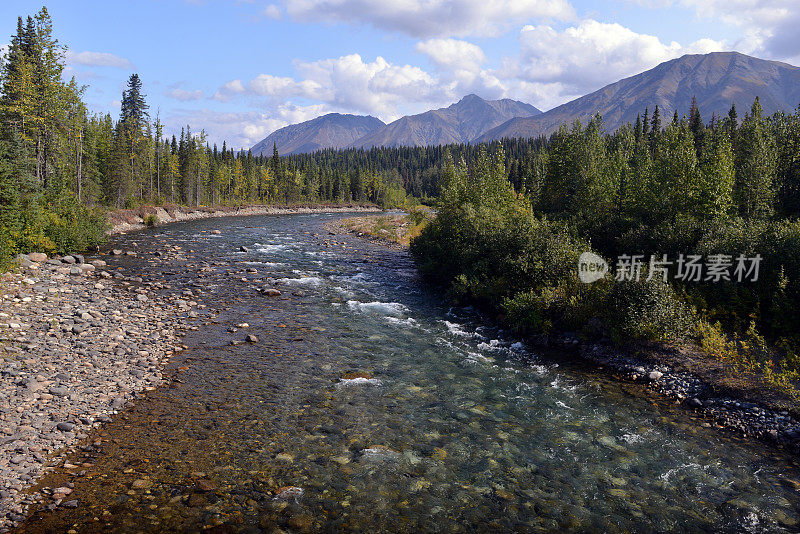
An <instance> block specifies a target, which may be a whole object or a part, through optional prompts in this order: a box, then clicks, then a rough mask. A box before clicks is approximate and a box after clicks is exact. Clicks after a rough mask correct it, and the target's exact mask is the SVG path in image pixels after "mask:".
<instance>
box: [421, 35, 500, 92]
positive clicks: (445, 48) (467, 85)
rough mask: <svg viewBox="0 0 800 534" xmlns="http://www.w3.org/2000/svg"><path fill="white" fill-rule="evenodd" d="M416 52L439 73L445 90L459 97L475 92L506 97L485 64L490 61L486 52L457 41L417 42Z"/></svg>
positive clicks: (441, 84) (440, 83)
mask: <svg viewBox="0 0 800 534" xmlns="http://www.w3.org/2000/svg"><path fill="white" fill-rule="evenodd" d="M416 51H417V52H419V53H421V54H425V55H427V56H428V58H429V59H430V60H431V62H432V63H433V64H434V65H436V67H437V69H438V70H439V80H438V81H439V85H440V86H441V88H442V90H443V91H444V92H445V93H446V94H448V95H450V96H452V97H454V98H458V97H461V96H463V95H465V94H469V93H476V94H479V95H481V96H482V97H484V98H489V99H494V98H500V97H502V96H504V94H505V87H504V85H503V83H502V82H501V81H500V80H499V79H498V78H497V77H496V76H495V75H494V74H492V73H491V72H489V71H487V70H484V69H483V68H482V65H483V64H484V63H486V61H487V58H486V54H484V52H483V50H482V49H481V48H480V47H479V46H477V45H475V44H473V43H470V42H467V41H462V40H458V39H429V40H427V41H422V42H420V43H417V46H416Z"/></svg>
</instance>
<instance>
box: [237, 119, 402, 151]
mask: <svg viewBox="0 0 800 534" xmlns="http://www.w3.org/2000/svg"><path fill="white" fill-rule="evenodd" d="M382 126H386V125H385V124H384V123H383V121H382V120H380V119H376V118H375V117H372V116H370V115H366V116H364V115H343V114H341V113H328V114H327V115H322V116H321V117H317V118H316V119H311V120H310V121H305V122H301V123H299V124H291V125H289V126H285V127H283V128H281V129H279V130H275V131H274V132H272V133H271V134H269V135H268V136H267V137H265V138H264V139H262V140H261V141H259V142H258V143H256V144H255V145H253V148H251V150H252V152H253V154H255V155H259V154H265V155H272V148H273V146H276V147H277V148H278V153H279V154H281V155H287V154H302V153H304V152H315V151H317V150H322V149H324V148H347V147H349V146H350V145H351V144H352V143H353V142H354V141H356V140H358V139H360V138H362V137H363V136H365V135H367V134H369V133H370V132H373V131H375V130H376V129H378V128H380V127H382Z"/></svg>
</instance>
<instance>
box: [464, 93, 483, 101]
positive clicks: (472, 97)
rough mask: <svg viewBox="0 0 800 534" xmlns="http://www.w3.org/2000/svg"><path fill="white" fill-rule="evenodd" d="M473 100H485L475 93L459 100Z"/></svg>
mask: <svg viewBox="0 0 800 534" xmlns="http://www.w3.org/2000/svg"><path fill="white" fill-rule="evenodd" d="M472 100H483V99H482V98H481V97H479V96H478V95H476V94H474V93H470V94H468V95H467V96H465V97H464V98H462V99H461V100H459V102H470V101H472Z"/></svg>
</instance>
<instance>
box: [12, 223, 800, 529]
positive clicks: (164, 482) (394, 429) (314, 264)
mask: <svg viewBox="0 0 800 534" xmlns="http://www.w3.org/2000/svg"><path fill="white" fill-rule="evenodd" d="M341 216H342V215H324V214H315V215H292V216H270V217H247V218H227V219H216V220H204V221H194V222H189V223H181V224H175V225H170V226H167V227H164V228H157V229H153V230H148V231H144V232H140V233H136V234H129V235H126V236H121V237H118V238H116V239H115V242H114V243H112V246H113V247H115V248H122V249H126V250H137V251H138V256H137V257H122V258H117V259H114V258H112V259H110V260H109V262H110V263H111V267H117V266H121V267H124V269H125V270H124V271H123V272H124V273H125V274H127V275H128V276H141V277H142V278H143V279H144V280H145V281H148V280H149V281H162V282H163V283H166V284H168V285H170V286H171V288H172V290H173V291H174V290H179V291H184V290H190V291H192V296H191V297H186V298H191V299H194V300H196V301H197V302H198V303H200V304H203V305H205V306H206V307H205V308H203V309H200V310H199V317H198V318H196V319H189V321H190V322H192V324H196V325H197V326H198V329H197V330H195V331H191V332H189V333H188V335H187V337H186V338H185V343H186V345H187V346H188V347H189V349H188V350H186V351H184V352H181V353H179V354H177V355H176V356H175V357H174V358H173V360H172V362H171V363H170V366H169V369H170V371H171V372H173V373H175V374H174V376H175V378H177V380H174V381H171V382H169V383H168V384H166V385H164V386H162V387H160V388H158V389H157V390H155V391H152V392H150V393H148V394H147V395H145V396H144V397H142V398H141V399H140V400H139V401H138V402H137V403H136V405H135V406H134V407H133V408H131V409H130V410H128V411H127V412H126V413H124V414H122V415H121V416H117V417H116V418H115V420H114V421H113V422H112V423H109V424H108V425H106V426H105V427H104V428H103V430H102V431H101V432H100V434H99V435H98V436H95V437H97V438H98V439H102V440H103V444H102V446H101V447H100V450H99V452H93V453H90V454H87V456H86V458H84V457H83V456H79V457H78V458H76V459H75V461H76V462H78V461H89V463H90V464H91V466H90V467H88V468H87V474H86V476H84V477H80V478H77V479H75V478H69V479H68V480H73V481H74V482H75V493H74V496H75V498H77V499H79V501H80V506H79V507H78V508H76V509H74V510H66V509H60V510H58V511H55V512H43V513H37V514H36V515H34V516H33V517H32V518H31V519H30V520H29V521H28V522H27V523H26V524H24V525H23V526H22V527H21V528H20V531H21V532H43V531H48V532H66V531H69V530H73V531H75V532H81V533H82V532H187V531H190V532H194V531H209V532H273V531H279V530H278V529H280V530H283V531H286V532H292V531H312V532H316V531H325V532H338V531H356V532H383V531H387V532H498V531H508V532H552V531H561V532H563V531H581V532H668V531H669V532H675V531H678V532H720V531H722V532H741V531H745V532H773V531H780V530H785V531H796V530H797V529H798V520H800V494H798V491H797V489H795V484H796V482H795V481H796V480H798V479H800V472H799V471H798V467H797V465H796V463H795V462H794V460H793V459H790V458H787V457H783V456H781V455H780V454H779V453H777V452H775V451H772V450H770V449H769V448H767V447H765V446H764V445H763V444H759V443H756V442H752V441H748V440H743V439H739V438H736V437H733V436H729V435H726V434H724V433H722V432H720V431H719V430H715V429H713V428H703V427H701V425H700V421H698V420H697V419H695V418H694V417H693V416H692V414H691V413H689V412H687V411H686V410H684V409H680V408H676V407H674V406H672V405H671V404H670V403H668V402H666V401H663V402H660V401H656V400H653V398H652V395H651V396H650V397H651V398H648V396H647V395H645V394H644V393H643V392H642V391H641V390H640V389H638V387H637V386H635V385H632V384H626V383H623V382H620V381H617V380H616V379H613V378H610V377H608V376H607V375H606V374H604V372H601V371H598V370H597V369H596V368H594V367H592V366H588V367H587V365H588V364H582V365H577V364H575V363H570V360H569V359H568V358H559V357H558V355H557V354H556V355H553V354H547V355H544V354H537V352H536V351H535V350H532V349H531V348H529V347H527V346H526V345H525V344H524V343H522V342H520V341H519V340H516V339H514V337H513V336H511V335H510V334H507V333H504V332H502V331H498V330H497V329H496V328H494V327H492V326H491V323H490V322H488V321H485V320H483V319H482V318H481V317H480V316H479V314H477V313H476V312H474V311H472V310H470V309H455V308H449V307H448V306H447V304H446V303H445V301H444V299H443V298H442V296H441V295H440V294H438V293H437V292H436V291H434V290H432V289H430V288H428V287H426V286H425V285H424V284H422V282H421V281H420V280H419V278H418V275H417V273H416V271H415V268H414V264H413V263H412V261H411V260H410V258H409V257H408V256H407V254H405V253H403V252H399V251H393V250H388V249H385V248H383V247H381V246H379V245H376V244H372V243H369V242H365V241H362V240H359V239H358V238H355V237H350V236H333V235H329V234H328V232H327V231H325V230H324V229H322V227H321V225H322V223H323V222H325V221H328V220H332V219H333V218H337V217H341ZM215 229H218V230H221V233H220V234H214V233H212V232H211V230H215ZM134 243H135V245H134ZM172 246H179V247H181V248H182V251H181V252H180V253H179V254H178V255H177V257H172V258H170V257H169V254H167V256H166V257H158V256H156V255H154V252H156V251H160V252H163V251H169V250H170V247H172ZM242 246H244V247H247V248H248V249H249V251H248V252H240V251H239V250H240V247H242ZM248 269H250V272H248ZM253 271H257V272H253ZM270 279H271V282H273V283H275V284H276V285H274V287H276V288H278V289H280V290H281V291H282V293H283V296H282V297H280V298H275V297H265V296H262V295H260V294H259V293H258V292H257V291H256V288H257V287H262V286H264V285H268V284H270ZM243 322H246V323H248V324H249V327H247V328H242V329H239V330H238V331H236V332H230V331H229V329H232V328H235V327H236V325H237V324H240V323H243ZM250 333H252V334H255V335H256V336H258V338H259V342H258V343H250V344H238V345H231V341H232V340H241V339H244V336H245V335H246V334H250ZM87 465H88V464H87ZM59 476H61V477H62V478H63V479H64V480H67V478H64V477H66V475H65V474H56V475H54V476H53V477H52V478H51V479H50V480H47V481H46V483H48V484H49V485H54V484H56V483H58V480H59V479H58V477H59ZM137 481H138V482H137ZM142 481H143V482H142Z"/></svg>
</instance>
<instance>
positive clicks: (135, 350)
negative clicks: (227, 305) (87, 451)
mask: <svg viewBox="0 0 800 534" xmlns="http://www.w3.org/2000/svg"><path fill="white" fill-rule="evenodd" d="M131 254H134V253H131ZM18 264H19V265H20V268H19V272H16V273H5V274H2V275H0V277H2V278H0V280H2V282H0V532H5V531H7V530H8V529H9V528H11V527H13V526H14V525H15V524H16V523H17V522H18V521H21V520H22V519H24V517H25V510H26V508H27V506H28V505H29V504H30V503H32V502H34V501H39V500H44V501H45V502H47V503H48V506H49V507H52V508H55V507H59V506H61V507H75V506H77V505H78V503H77V501H74V500H71V499H70V494H71V493H72V488H71V487H69V486H70V485H69V484H68V485H66V486H64V487H59V488H53V489H47V488H44V489H43V490H42V492H40V493H36V494H28V493H26V488H28V487H30V486H32V485H33V484H34V483H35V482H36V480H37V479H39V478H40V477H41V476H42V475H43V474H45V473H46V472H47V471H48V470H50V469H52V468H53V467H55V466H64V467H67V468H68V469H71V470H73V471H74V472H76V473H78V474H79V473H80V472H81V471H82V470H84V469H85V468H87V467H90V466H87V465H84V466H77V465H75V466H71V465H65V464H64V458H65V457H66V456H67V455H69V454H70V453H72V452H74V450H75V446H76V444H78V443H79V442H81V441H83V440H85V438H86V437H87V435H88V434H89V432H90V431H91V430H92V429H94V428H96V427H98V426H100V425H102V424H103V423H105V422H109V421H110V420H111V417H113V416H114V414H115V413H117V411H119V410H121V409H123V408H124V407H125V405H126V404H128V403H129V402H130V401H132V400H133V399H134V398H136V397H137V395H138V394H140V393H141V392H143V391H145V390H150V389H153V388H155V387H156V386H157V385H158V384H159V383H161V381H162V370H163V366H164V364H165V363H166V362H167V360H168V359H169V357H170V356H171V355H172V354H173V353H174V351H179V350H182V348H183V347H182V345H181V343H180V337H179V336H180V335H181V332H180V330H181V323H182V320H181V317H185V316H186V315H189V314H194V313H195V312H194V311H192V308H193V307H194V306H196V304H195V303H194V302H191V301H188V300H185V299H179V298H177V297H174V296H169V297H163V296H159V292H158V291H156V290H158V289H160V288H158V287H152V284H150V285H148V284H143V283H142V280H141V279H138V278H136V277H127V276H125V275H124V274H122V273H121V272H120V271H119V270H115V271H116V272H114V274H112V272H111V271H110V270H108V268H107V265H106V262H105V261H104V260H103V259H99V258H96V259H94V260H92V261H86V260H84V258H83V257H82V256H80V255H74V256H65V257H62V258H51V259H47V257H46V256H45V255H43V254H30V255H28V256H21V257H19V258H18ZM112 279H113V280H112ZM87 446H88V447H91V445H86V444H84V448H85V447H87Z"/></svg>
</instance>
